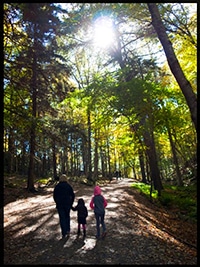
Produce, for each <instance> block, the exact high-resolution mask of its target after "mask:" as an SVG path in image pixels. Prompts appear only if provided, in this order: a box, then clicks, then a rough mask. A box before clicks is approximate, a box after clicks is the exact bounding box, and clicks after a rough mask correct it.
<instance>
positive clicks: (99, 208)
mask: <svg viewBox="0 0 200 267" xmlns="http://www.w3.org/2000/svg"><path fill="white" fill-rule="evenodd" d="M106 206H107V200H106V199H105V197H104V196H103V195H102V194H101V188H100V187H99V186H98V185H97V186H95V188H94V195H93V197H92V199H91V201H90V208H91V209H93V210H94V213H97V214H104V213H105V207H106Z"/></svg>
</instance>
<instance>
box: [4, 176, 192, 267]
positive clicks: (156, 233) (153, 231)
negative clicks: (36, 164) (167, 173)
mask: <svg viewBox="0 0 200 267" xmlns="http://www.w3.org/2000/svg"><path fill="white" fill-rule="evenodd" d="M131 183H133V180H132V179H128V178H123V179H121V180H112V181H111V182H110V183H109V182H108V183H105V184H104V185H101V188H102V193H103V195H104V196H105V198H106V199H107V201H108V206H107V208H106V215H105V223H106V226H107V236H106V237H105V238H104V239H100V240H96V239H95V234H96V228H95V218H94V214H93V211H92V210H91V209H90V208H89V202H90V199H91V197H92V195H93V187H92V186H87V185H84V184H78V183H75V182H70V184H71V185H72V186H73V188H74V191H75V195H76V198H75V203H74V204H76V203H77V199H78V198H79V197H83V198H84V200H85V203H86V206H87V207H88V218H87V235H86V237H85V238H84V237H83V236H82V235H81V236H79V237H77V235H76V232H77V213H76V212H74V211H71V234H70V236H69V237H68V238H66V239H62V238H61V231H60V226H59V219H58V214H57V210H56V208H55V203H54V201H53V197H52V193H53V188H54V185H52V186H48V187H47V186H46V187H43V188H38V192H37V193H36V194H31V193H27V192H26V190H25V188H21V189H16V188H7V187H5V188H4V211H3V214H4V263H3V264H4V265H15V264H16V265H23V264H24V265H42V264H45V265H46V264H48V265H49V264H53V265H60V264H63V265H64V264H65V265H118V264H120V265H123V264H124V265H128V264H130V265H142V264H143V265H165V264H166V265H168V264H174V265H175V264H176V265H197V223H194V222H191V221H188V220H186V219H183V218H182V219H181V218H179V217H178V216H177V214H178V212H177V210H168V209H166V208H163V207H159V206H158V205H156V204H155V203H152V202H150V201H149V200H148V199H147V198H145V196H143V195H141V194H140V193H139V192H138V191H137V190H135V189H133V188H131V187H130V185H131Z"/></svg>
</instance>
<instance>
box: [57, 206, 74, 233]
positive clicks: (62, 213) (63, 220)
mask: <svg viewBox="0 0 200 267" xmlns="http://www.w3.org/2000/svg"><path fill="white" fill-rule="evenodd" d="M70 209H71V207H62V206H61V207H57V210H58V215H59V219H60V227H61V233H62V236H66V234H67V233H69V232H70Z"/></svg>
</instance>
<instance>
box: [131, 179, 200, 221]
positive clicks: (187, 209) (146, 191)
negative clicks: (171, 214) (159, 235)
mask: <svg viewBox="0 0 200 267" xmlns="http://www.w3.org/2000/svg"><path fill="white" fill-rule="evenodd" d="M132 187H133V188H136V189H137V190H139V191H140V193H141V194H143V195H145V196H146V197H147V198H150V185H148V184H144V183H133V184H132ZM151 197H152V199H154V200H155V203H158V204H159V205H162V206H165V207H167V208H169V209H171V210H175V212H176V213H177V214H178V215H179V216H185V217H186V218H190V219H194V220H196V219H197V199H196V198H197V188H196V186H195V185H191V186H185V187H184V186H181V187H180V186H171V185H164V190H163V191H162V193H161V196H160V197H159V196H158V195H157V192H156V191H155V190H152V196H151Z"/></svg>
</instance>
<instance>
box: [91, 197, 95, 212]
mask: <svg viewBox="0 0 200 267" xmlns="http://www.w3.org/2000/svg"><path fill="white" fill-rule="evenodd" d="M90 208H91V209H92V210H93V209H94V196H93V197H92V199H91V201H90Z"/></svg>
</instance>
